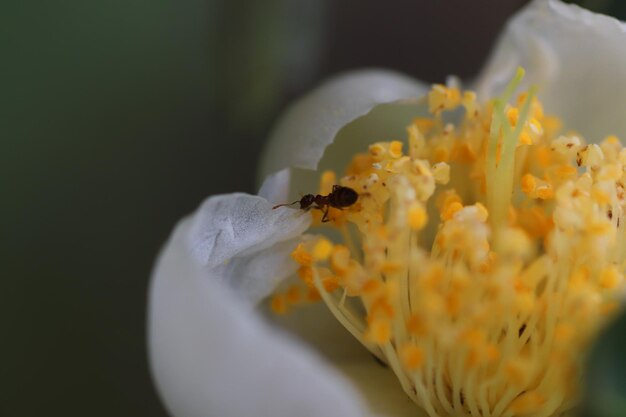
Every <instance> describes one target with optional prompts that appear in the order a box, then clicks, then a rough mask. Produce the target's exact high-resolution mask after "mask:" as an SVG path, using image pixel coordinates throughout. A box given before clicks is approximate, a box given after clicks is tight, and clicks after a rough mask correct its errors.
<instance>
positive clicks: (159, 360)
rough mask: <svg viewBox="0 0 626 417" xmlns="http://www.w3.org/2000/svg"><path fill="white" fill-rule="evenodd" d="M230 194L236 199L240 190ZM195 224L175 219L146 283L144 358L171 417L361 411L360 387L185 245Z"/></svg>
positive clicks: (287, 415)
mask: <svg viewBox="0 0 626 417" xmlns="http://www.w3.org/2000/svg"><path fill="white" fill-rule="evenodd" d="M221 198H222V199H228V198H229V197H225V196H222V197H221ZM230 198H231V199H234V200H238V201H240V202H241V196H231V197H230ZM244 203H245V201H244ZM225 204H226V205H228V204H227V203H225ZM206 206H207V205H205V206H203V207H205V208H206ZM252 207H254V206H252ZM231 208H233V207H231ZM239 215H240V216H241V215H242V213H239ZM242 217H243V218H246V216H245V215H243V216H242ZM284 226H285V227H287V226H288V225H284ZM197 227H198V226H197V219H194V218H191V219H189V220H185V221H183V222H181V223H180V224H179V225H178V226H177V228H176V231H175V232H174V234H173V236H172V238H171V239H170V241H169V242H168V244H167V245H166V247H165V249H164V250H163V253H162V254H161V256H160V258H159V261H158V263H157V265H156V269H155V272H154V274H153V277H152V284H151V288H150V299H149V311H148V333H149V334H148V337H149V353H150V360H151V364H152V370H153V374H154V377H155V380H156V383H157V387H158V389H159V392H160V393H161V396H162V398H163V400H164V401H165V403H166V405H167V407H168V409H169V410H170V412H171V413H172V414H173V415H174V416H176V417H206V416H220V417H229V416H233V417H246V416H250V417H275V416H277V417H291V416H311V417H317V416H319V417H325V416H348V417H352V416H354V417H357V416H359V417H360V416H364V415H366V411H365V410H364V408H363V406H362V403H361V400H360V397H359V396H358V394H356V393H355V392H354V390H353V389H352V388H351V386H350V385H349V384H348V383H347V382H346V381H344V380H343V379H342V378H341V377H340V376H339V375H338V374H337V372H336V371H335V370H333V369H332V368H330V367H328V366H327V365H326V364H325V363H324V362H323V361H321V360H319V359H318V358H317V357H316V356H314V354H312V353H311V352H309V351H308V350H306V348H304V347H302V346H300V345H298V344H296V343H295V342H294V341H292V340H291V339H289V338H287V337H286V336H284V335H283V334H280V333H278V332H277V331H276V330H274V329H272V328H270V327H269V326H268V325H266V324H265V323H264V322H263V321H262V320H261V318H260V317H259V315H258V312H257V311H255V310H254V309H253V308H252V304H250V303H247V302H245V301H244V300H242V299H241V298H240V297H237V296H236V295H235V293H234V291H231V290H230V289H229V288H228V287H226V286H225V285H223V282H222V281H220V280H218V279H215V278H216V277H215V276H214V275H213V270H212V269H210V268H207V266H206V263H203V264H201V263H199V262H198V257H197V254H194V255H192V254H191V253H190V252H189V235H190V233H191V234H193V233H197V230H196V229H197ZM235 230H236V227H235ZM242 232H243V231H242ZM256 232H258V230H256ZM272 232H277V233H278V234H281V232H280V231H272ZM283 235H284V233H283ZM263 237H264V238H268V237H269V234H268V233H266V234H265V235H264V236H263ZM239 238H241V239H243V241H246V242H248V241H249V237H248V236H245V235H240V236H239ZM272 239H274V238H272ZM226 246H227V247H229V246H228V245H226ZM242 247H245V245H244V246H242ZM230 255H231V256H236V255H237V252H236V250H235V251H232V252H231V254H230ZM248 256H251V255H248ZM235 270H238V269H235Z"/></svg>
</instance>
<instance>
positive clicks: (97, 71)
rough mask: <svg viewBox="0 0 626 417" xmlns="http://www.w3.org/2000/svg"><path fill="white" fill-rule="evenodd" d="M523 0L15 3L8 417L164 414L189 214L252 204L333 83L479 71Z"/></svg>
mask: <svg viewBox="0 0 626 417" xmlns="http://www.w3.org/2000/svg"><path fill="white" fill-rule="evenodd" d="M524 3H526V1H525V0H484V1H482V2H481V5H480V7H477V6H475V5H473V4H472V2H468V1H466V0H446V1H434V0H430V1H408V0H397V1H386V2H384V3H383V2H378V1H375V0H361V1H357V0H328V1H322V0H316V1H305V0H265V1H263V2H260V1H259V2H256V1H237V0H232V1H228V0H223V1H210V0H186V1H178V2H174V1H147V0H124V1H120V0H109V1H106V2H105V1H101V2H96V1H86V0H81V1H79V0H69V1H63V2H60V1H48V2H31V1H19V2H17V1H15V2H10V1H9V2H3V3H2V5H1V6H0V51H1V52H2V58H1V60H0V80H1V81H0V83H1V84H0V87H1V88H0V103H1V104H0V141H1V142H0V143H1V144H2V148H1V151H0V170H1V175H0V182H1V184H2V186H1V188H0V189H1V190H2V199H1V201H2V204H1V208H2V215H1V216H0V222H1V223H0V224H1V228H0V231H1V233H2V239H1V240H0V241H1V245H2V247H1V251H0V253H1V254H2V262H1V265H2V275H1V277H2V279H1V281H0V282H1V283H2V284H1V287H0V294H1V297H2V298H1V299H2V302H1V303H0V306H1V307H0V309H1V311H2V314H1V316H0V325H1V328H2V329H3V337H2V341H1V344H0V353H1V357H2V362H1V365H0V366H1V370H0V378H1V386H0V415H1V416H10V417H13V416H20V417H21V416H57V415H59V416H157V417H158V416H164V415H165V411H164V409H163V407H162V405H161V404H160V402H159V400H158V397H157V395H156V393H155V391H154V388H153V387H152V384H151V381H150V376H149V370H148V364H147V361H146V353H145V309H146V305H145V303H146V288H147V285H148V280H149V275H150V270H151V268H152V263H153V261H154V258H155V256H156V254H157V252H158V250H159V247H160V246H161V244H162V243H163V242H164V240H165V239H166V238H167V236H168V233H169V232H170V230H171V229H172V227H173V225H174V223H175V222H176V221H177V219H179V218H180V217H181V216H183V215H185V214H186V213H189V212H190V211H192V210H193V209H194V208H195V207H196V206H197V205H198V204H199V202H200V201H201V200H202V199H203V198H205V197H207V196H209V195H212V194H217V193H224V192H232V191H247V192H255V191H256V190H255V189H254V184H255V178H254V172H255V163H256V162H255V160H256V156H257V155H258V153H259V151H260V149H261V146H262V143H263V140H264V138H265V137H266V135H267V132H268V130H269V129H270V127H271V124H272V122H273V121H275V119H276V117H277V115H278V114H279V113H280V111H281V110H282V109H284V107H285V106H286V105H287V103H289V101H290V100H292V99H293V98H294V97H296V96H298V95H300V94H301V93H303V92H305V91H307V90H308V89H310V88H311V87H312V86H314V85H315V84H316V83H318V82H319V81H320V80H321V79H323V78H325V77H327V76H328V75H330V74H334V73H337V72H339V71H343V70H347V69H350V68H357V67H363V66H381V67H387V68H394V69H397V70H400V71H404V72H406V73H409V74H411V75H413V76H415V77H416V78H420V79H422V80H426V81H442V80H443V79H444V77H445V76H446V75H448V74H456V75H460V76H462V77H471V76H472V75H473V74H475V73H476V72H477V71H478V70H479V68H480V65H481V63H482V62H483V61H484V59H485V57H486V55H487V53H488V51H489V49H490V47H491V46H492V44H493V42H494V39H495V36H496V35H497V33H498V31H499V30H500V28H501V27H502V25H503V23H504V21H505V19H506V18H507V17H508V16H509V15H511V14H512V13H513V12H514V11H515V10H517V9H518V8H519V7H521V6H522V5H523V4H524ZM602 7H605V8H606V7H608V6H607V5H606V4H605V5H603V6H602Z"/></svg>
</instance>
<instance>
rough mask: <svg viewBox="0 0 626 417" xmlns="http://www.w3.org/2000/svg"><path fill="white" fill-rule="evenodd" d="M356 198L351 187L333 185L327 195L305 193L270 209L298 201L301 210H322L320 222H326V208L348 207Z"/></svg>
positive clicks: (356, 195)
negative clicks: (291, 201)
mask: <svg viewBox="0 0 626 417" xmlns="http://www.w3.org/2000/svg"><path fill="white" fill-rule="evenodd" d="M358 198H359V195H358V194H357V192H356V191H354V190H353V189H352V188H349V187H344V186H342V185H333V190H332V191H331V193H330V194H328V195H320V194H317V195H313V194H306V195H303V196H302V198H301V199H300V200H296V201H294V202H293V203H286V204H279V205H277V206H274V207H272V209H277V208H278V207H283V206H291V205H293V204H296V203H300V209H301V210H310V209H312V208H314V209H318V210H322V211H323V212H324V215H323V216H322V223H326V222H328V221H329V218H328V210H329V208H330V207H334V208H337V209H342V208H345V207H350V206H351V205H353V204H354V203H356V200H357V199H358ZM313 204H315V206H314V207H311V206H313Z"/></svg>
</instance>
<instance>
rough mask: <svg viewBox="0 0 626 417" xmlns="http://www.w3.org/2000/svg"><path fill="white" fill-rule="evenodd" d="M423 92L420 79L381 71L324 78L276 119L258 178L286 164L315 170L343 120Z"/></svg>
mask: <svg viewBox="0 0 626 417" xmlns="http://www.w3.org/2000/svg"><path fill="white" fill-rule="evenodd" d="M426 91H427V87H426V86H425V85H423V84H422V83H420V82H418V81H415V80H413V79H411V78H409V77H407V76H405V75H401V74H398V73H395V72H392V71H386V70H361V71H353V72H350V73H348V74H344V75H340V76H337V77H335V78H332V79H330V80H329V81H327V82H326V83H324V84H322V85H321V86H320V87H318V88H317V89H316V90H314V91H313V92H311V93H310V94H308V95H307V96H305V97H304V98H302V99H300V100H299V101H298V102H296V103H295V104H294V105H293V106H292V107H291V108H290V109H289V110H288V111H287V112H286V113H285V115H284V116H283V118H282V119H281V120H280V121H279V123H278V125H277V126H276V128H275V129H274V131H273V132H272V135H271V136H270V142H269V144H268V146H267V147H266V148H265V152H264V154H263V157H262V160H261V167H260V178H264V177H265V176H266V175H269V174H271V173H274V172H277V171H279V170H281V169H283V168H287V167H296V168H304V169H315V168H316V167H317V163H318V162H319V160H320V159H321V158H322V155H323V153H324V149H326V147H327V146H328V145H329V144H331V143H332V142H333V140H334V138H335V136H336V135H337V132H339V130H340V129H341V128H342V127H344V126H345V125H346V124H348V123H349V122H351V121H353V120H355V119H356V118H358V117H359V116H362V115H365V114H367V113H368V112H369V111H370V110H372V108H374V107H375V106H376V105H377V104H381V103H390V102H394V101H397V100H401V99H408V98H417V97H420V96H422V95H423V94H424V93H425V92H426ZM403 127H404V126H403Z"/></svg>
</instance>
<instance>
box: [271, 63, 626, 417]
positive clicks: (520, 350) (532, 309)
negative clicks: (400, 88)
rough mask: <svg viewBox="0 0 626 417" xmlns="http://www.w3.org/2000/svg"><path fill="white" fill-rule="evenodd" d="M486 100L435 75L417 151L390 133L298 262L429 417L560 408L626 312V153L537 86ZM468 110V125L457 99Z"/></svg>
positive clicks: (556, 411) (351, 169)
mask: <svg viewBox="0 0 626 417" xmlns="http://www.w3.org/2000/svg"><path fill="white" fill-rule="evenodd" d="M521 75H522V74H521V72H520V73H519V74H518V76H517V77H516V79H514V80H513V81H512V82H511V85H510V86H509V87H508V89H507V91H506V92H505V93H504V95H503V96H502V97H501V98H499V99H496V100H494V101H492V102H490V103H488V104H487V105H484V106H483V105H481V104H480V103H479V102H478V101H477V100H476V95H475V94H474V93H472V92H464V93H462V92H460V91H459V90H458V89H456V88H448V87H445V86H442V85H436V86H434V87H433V89H432V90H431V92H430V94H429V96H428V103H429V109H430V113H431V116H432V117H429V118H419V119H416V120H414V121H413V123H411V125H410V126H409V127H408V128H407V132H408V149H407V150H406V152H405V151H404V150H403V148H404V144H403V143H402V142H399V141H391V142H378V143H375V144H373V145H371V146H370V147H369V151H368V152H367V153H363V154H358V155H356V156H355V157H354V158H353V160H352V162H351V164H350V165H349V166H348V168H347V171H346V175H345V176H343V177H342V178H340V179H337V178H336V175H335V174H334V173H333V172H326V173H324V174H323V175H322V178H321V187H320V193H321V194H325V193H328V192H330V189H331V188H332V186H333V185H334V184H341V185H343V186H346V187H350V188H352V189H354V190H356V191H357V192H358V193H359V200H358V202H357V203H356V204H355V205H353V206H351V207H349V208H347V209H344V210H338V209H334V208H330V211H329V214H328V217H329V219H330V220H331V222H329V223H327V224H324V225H322V224H321V223H320V222H319V220H320V213H317V212H314V215H315V216H316V219H317V223H316V225H317V226H328V225H329V226H330V227H332V228H334V229H337V230H338V231H339V232H340V235H341V236H342V237H343V242H342V243H336V242H335V243H333V242H331V240H330V239H328V238H326V237H323V236H321V235H318V236H311V237H310V238H309V239H308V240H307V241H305V242H304V243H302V244H300V245H299V246H298V247H297V248H296V249H295V251H294V253H293V258H294V259H295V260H296V262H298V264H299V265H300V269H299V276H300V278H301V279H302V281H303V282H304V283H305V286H306V288H307V292H308V296H307V297H303V296H301V295H300V294H302V292H301V290H299V289H298V288H296V287H293V288H290V289H289V290H287V291H286V292H285V293H277V294H276V295H275V297H274V299H273V300H272V306H273V308H274V310H275V311H276V312H284V311H286V309H287V308H288V307H289V306H290V305H293V304H297V303H300V302H302V301H303V300H304V299H308V300H314V299H316V298H321V299H322V300H323V301H324V302H325V303H326V304H327V305H328V307H329V308H330V310H331V311H332V313H333V314H334V315H335V317H336V318H337V319H338V320H339V321H340V322H341V323H342V324H343V325H344V326H345V327H346V329H347V330H348V331H350V332H351V333H352V334H353V335H354V336H355V337H356V338H357V339H358V340H359V341H360V342H361V343H362V344H363V345H364V346H365V347H366V348H367V349H369V350H370V351H371V352H372V353H373V354H374V355H376V356H377V357H378V358H380V359H381V360H382V361H384V362H385V363H387V364H388V365H389V367H390V369H391V370H392V371H393V372H394V373H395V374H396V375H397V377H398V380H399V381H400V384H401V385H402V388H403V389H404V391H405V392H406V393H407V394H408V396H409V397H410V398H411V399H412V400H413V401H414V402H415V403H416V404H418V405H419V406H420V407H421V408H423V409H424V410H425V411H426V412H427V413H428V415H429V416H431V417H436V416H473V417H476V416H490V417H500V416H507V417H513V416H537V417H538V416H557V415H560V414H561V413H563V412H565V411H567V410H569V409H570V408H571V407H572V406H573V405H575V403H576V399H577V390H578V388H579V381H580V376H581V363H582V361H583V359H584V354H585V352H586V350H587V349H588V346H589V343H590V341H591V340H592V338H593V337H594V336H595V335H596V334H597V332H598V330H599V329H600V327H601V326H602V324H603V323H604V322H605V321H606V320H607V318H609V317H610V316H611V315H613V314H614V313H615V312H616V311H617V309H618V308H619V302H620V299H621V298H622V297H623V294H624V279H623V274H624V268H625V266H626V263H625V261H626V231H625V227H624V221H625V220H626V219H624V215H625V213H626V212H625V209H626V199H625V193H624V184H626V174H625V172H626V171H625V170H626V149H624V148H623V146H622V145H621V143H620V142H619V140H618V139H617V138H616V137H613V136H610V137H607V138H606V139H604V141H602V142H601V143H600V144H599V145H594V144H586V143H585V142H584V140H583V139H582V138H581V137H580V136H577V135H575V134H568V135H561V136H559V135H557V134H556V132H557V130H558V125H559V123H558V121H557V120H556V119H554V118H552V117H549V116H546V115H544V113H543V110H542V106H541V104H540V102H539V101H538V100H537V99H536V98H535V97H534V95H533V92H532V91H531V92H529V93H523V94H521V95H520V96H519V97H518V99H517V101H516V102H515V105H510V104H508V103H509V102H510V101H511V96H512V94H513V91H514V90H515V88H516V87H517V83H519V80H520V79H521ZM459 108H462V109H463V110H464V112H463V115H462V116H461V117H460V118H462V120H461V121H460V122H459V123H457V124H456V125H454V124H450V123H446V122H445V121H444V119H445V117H444V116H445V114H446V112H448V111H453V110H458V109H459Z"/></svg>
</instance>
